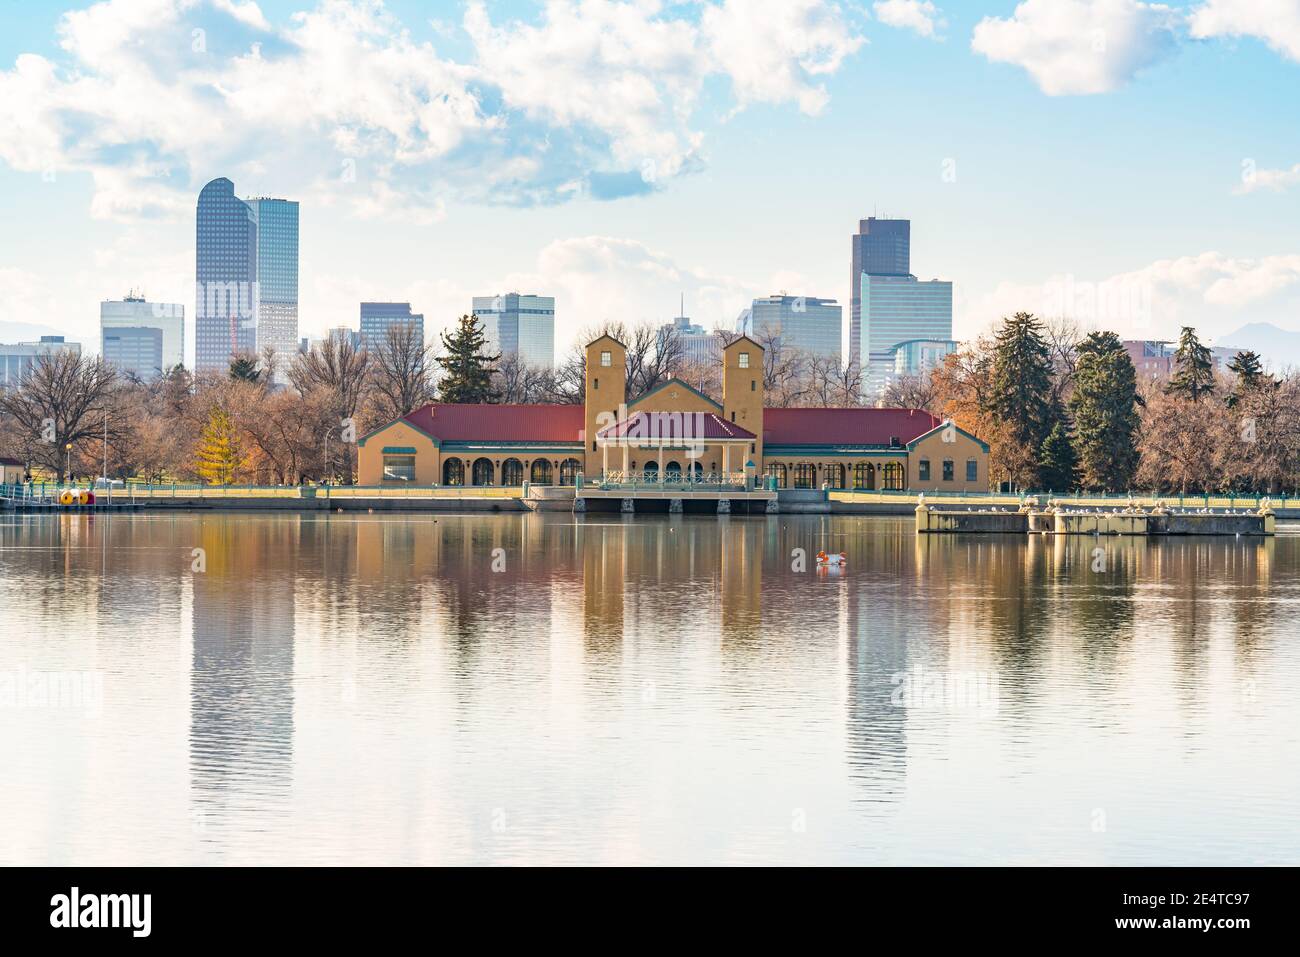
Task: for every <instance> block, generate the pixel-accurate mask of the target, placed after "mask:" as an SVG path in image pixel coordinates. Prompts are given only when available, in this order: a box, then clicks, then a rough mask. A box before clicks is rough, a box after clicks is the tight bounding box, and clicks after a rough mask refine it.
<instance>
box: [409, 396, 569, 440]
mask: <svg viewBox="0 0 1300 957" xmlns="http://www.w3.org/2000/svg"><path fill="white" fill-rule="evenodd" d="M402 418H403V419H405V420H406V421H407V422H410V423H411V424H412V425H414V426H415V427H416V428H417V429H420V430H421V431H422V432H426V433H428V434H429V435H433V436H436V437H437V438H439V439H443V440H446V441H449V442H581V441H582V435H581V433H582V430H583V428H584V427H585V425H586V421H585V413H584V411H583V408H582V406H580V405H450V404H446V403H434V404H431V405H426V406H422V407H420V408H418V409H416V410H415V411H414V412H410V413H407V414H406V415H404V416H402Z"/></svg>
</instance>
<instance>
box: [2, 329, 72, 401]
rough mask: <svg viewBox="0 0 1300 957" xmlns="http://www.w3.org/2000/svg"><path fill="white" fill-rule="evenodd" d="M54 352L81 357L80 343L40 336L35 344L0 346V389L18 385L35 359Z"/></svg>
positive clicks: (18, 343) (57, 337) (55, 337)
mask: <svg viewBox="0 0 1300 957" xmlns="http://www.w3.org/2000/svg"><path fill="white" fill-rule="evenodd" d="M56 352H71V353H73V354H74V355H81V343H79V342H68V341H67V340H65V339H64V338H63V336H41V338H40V340H39V341H37V342H17V343H13V344H11V345H2V344H0V388H9V387H11V386H16V385H18V384H19V383H20V382H21V381H22V378H23V376H24V375H26V374H27V372H28V371H29V370H30V369H31V368H32V367H33V366H34V365H36V357H37V356H41V355H51V354H53V353H56Z"/></svg>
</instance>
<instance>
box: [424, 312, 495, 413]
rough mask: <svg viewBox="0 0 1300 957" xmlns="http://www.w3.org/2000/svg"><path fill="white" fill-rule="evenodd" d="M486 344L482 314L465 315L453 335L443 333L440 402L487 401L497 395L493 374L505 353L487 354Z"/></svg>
mask: <svg viewBox="0 0 1300 957" xmlns="http://www.w3.org/2000/svg"><path fill="white" fill-rule="evenodd" d="M486 344H487V338H486V337H485V336H484V335H483V327H482V325H480V324H479V321H478V316H461V317H460V319H459V320H458V321H457V324H456V328H455V329H454V330H453V331H452V332H451V333H450V334H448V333H446V332H444V333H443V334H442V348H443V353H444V354H443V355H440V356H438V365H440V366H442V370H443V375H442V378H441V379H440V380H439V382H438V398H439V400H440V401H442V402H468V403H483V402H491V401H493V399H495V398H496V392H495V390H494V389H493V388H492V373H493V371H494V367H495V363H496V362H497V360H498V359H500V358H501V354H500V353H498V354H497V355H494V356H489V355H485V354H484V352H483V347H484V346H485V345H486Z"/></svg>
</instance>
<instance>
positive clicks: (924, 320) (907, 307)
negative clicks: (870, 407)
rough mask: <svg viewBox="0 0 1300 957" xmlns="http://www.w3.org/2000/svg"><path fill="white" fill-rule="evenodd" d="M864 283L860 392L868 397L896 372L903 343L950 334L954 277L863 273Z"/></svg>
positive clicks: (874, 395) (862, 288)
mask: <svg viewBox="0 0 1300 957" xmlns="http://www.w3.org/2000/svg"><path fill="white" fill-rule="evenodd" d="M860 289H861V319H860V322H859V328H860V330H861V332H860V338H859V341H860V343H861V349H862V352H861V356H862V394H863V396H864V397H865V398H867V399H868V400H870V399H874V398H877V397H879V395H880V393H881V392H883V391H884V389H885V387H886V386H887V385H888V384H889V382H890V380H891V379H892V378H893V377H894V368H895V365H896V359H895V356H894V350H895V348H896V347H897V346H898V345H899V344H900V343H904V342H908V341H910V340H916V339H927V340H937V341H942V340H951V339H952V283H950V282H943V281H941V280H938V279H932V280H929V281H927V282H920V281H918V280H917V278H916V277H915V276H875V275H871V274H870V273H863V274H862V280H861V287H860Z"/></svg>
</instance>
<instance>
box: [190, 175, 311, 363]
mask: <svg viewBox="0 0 1300 957" xmlns="http://www.w3.org/2000/svg"><path fill="white" fill-rule="evenodd" d="M195 285H196V288H195V310H194V368H195V371H196V372H200V373H202V372H224V371H225V370H226V369H228V368H229V366H230V360H231V357H232V356H236V355H255V354H258V353H261V352H262V351H263V350H264V349H266V348H268V347H269V348H272V349H274V350H275V351H276V352H277V353H282V354H285V355H288V354H291V353H293V352H294V351H296V350H297V348H298V204H297V203H296V202H293V201H291V200H284V199H271V198H268V197H257V198H254V199H250V200H242V199H240V198H239V197H237V196H236V195H235V185H234V183H232V182H231V181H230V180H228V179H226V178H224V177H222V178H219V179H214V180H213V181H212V182H210V183H208V184H207V185H206V186H204V187H203V190H202V191H201V192H200V193H199V200H198V206H197V209H196V215H195ZM282 372H283V370H281V374H282Z"/></svg>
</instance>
